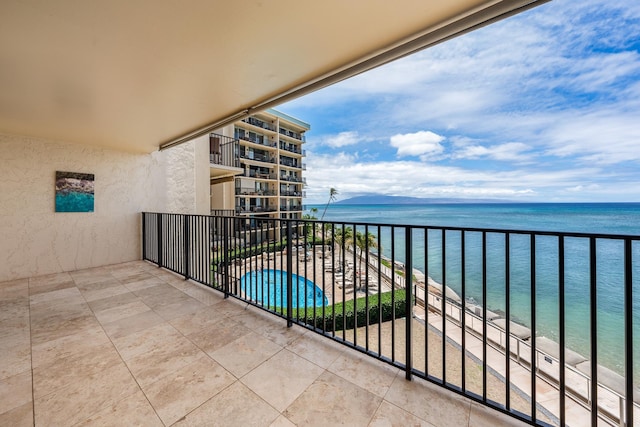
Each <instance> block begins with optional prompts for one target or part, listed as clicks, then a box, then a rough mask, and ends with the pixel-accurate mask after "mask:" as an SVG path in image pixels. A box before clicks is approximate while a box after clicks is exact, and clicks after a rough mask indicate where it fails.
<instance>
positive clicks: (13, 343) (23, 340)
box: [0, 331, 31, 381]
mask: <svg viewBox="0 0 640 427" xmlns="http://www.w3.org/2000/svg"><path fill="white" fill-rule="evenodd" d="M26 332H27V333H24V334H15V335H12V336H11V338H10V339H9V338H5V339H4V340H3V341H2V343H1V344H0V361H2V362H1V363H0V380H1V381H4V380H3V378H8V377H12V376H14V375H17V374H19V373H21V372H24V371H26V370H29V369H31V340H30V337H29V334H28V331H26Z"/></svg>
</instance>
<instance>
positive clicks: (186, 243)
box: [183, 215, 191, 280]
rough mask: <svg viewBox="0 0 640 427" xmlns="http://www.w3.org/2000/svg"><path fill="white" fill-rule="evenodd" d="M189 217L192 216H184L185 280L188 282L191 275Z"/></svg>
mask: <svg viewBox="0 0 640 427" xmlns="http://www.w3.org/2000/svg"><path fill="white" fill-rule="evenodd" d="M189 217H190V215H184V216H183V220H184V257H183V260H184V280H188V279H189V278H190V277H191V275H190V274H189V273H190V272H189Z"/></svg>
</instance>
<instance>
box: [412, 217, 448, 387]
mask: <svg viewBox="0 0 640 427" xmlns="http://www.w3.org/2000/svg"><path fill="white" fill-rule="evenodd" d="M404 240H405V252H404V253H405V272H404V276H405V279H406V282H405V283H406V286H405V287H404V288H405V291H406V292H405V302H404V304H405V319H406V322H405V332H406V336H405V343H406V344H405V351H406V355H405V361H406V363H405V378H406V379H407V380H408V381H411V371H412V369H413V360H412V358H411V356H412V355H413V350H412V348H411V343H412V341H413V340H412V336H413V334H412V333H411V332H412V329H411V326H412V323H413V304H412V299H413V286H411V283H412V281H413V259H412V258H413V255H412V242H411V227H405V239H404ZM427 320H428V319H427ZM442 339H445V337H443V338H442ZM442 363H443V364H445V361H444V360H443V361H442Z"/></svg>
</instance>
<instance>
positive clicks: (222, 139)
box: [209, 133, 240, 168]
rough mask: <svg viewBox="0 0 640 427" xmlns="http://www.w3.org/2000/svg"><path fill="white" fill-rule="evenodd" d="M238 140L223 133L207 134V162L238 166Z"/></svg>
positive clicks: (232, 166)
mask: <svg viewBox="0 0 640 427" xmlns="http://www.w3.org/2000/svg"><path fill="white" fill-rule="evenodd" d="M238 152H239V142H238V140H237V139H234V138H230V137H228V136H224V135H218V134H213V133H212V134H211V135H209V162H210V163H211V164H212V165H217V166H227V167H231V168H239V167H240V161H239V159H238V156H237V153H238Z"/></svg>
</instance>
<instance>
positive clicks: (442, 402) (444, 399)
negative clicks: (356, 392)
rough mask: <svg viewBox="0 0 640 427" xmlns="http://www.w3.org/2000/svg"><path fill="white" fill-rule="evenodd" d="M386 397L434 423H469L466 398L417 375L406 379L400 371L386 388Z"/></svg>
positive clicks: (440, 424)
mask: <svg viewBox="0 0 640 427" xmlns="http://www.w3.org/2000/svg"><path fill="white" fill-rule="evenodd" d="M385 400H387V401H389V402H390V403H393V404H394V405H396V406H398V407H400V408H403V409H404V410H405V411H408V412H410V413H412V414H413V415H415V416H417V417H419V418H421V419H424V420H426V421H428V422H429V423H431V424H433V425H435V426H443V427H444V426H447V427H448V426H451V425H456V426H463V425H464V426H466V425H468V424H469V411H470V407H471V403H470V401H469V400H467V399H464V398H461V397H459V396H457V395H456V394H455V393H453V392H450V391H447V390H444V389H441V388H439V387H438V386H436V385H433V384H429V383H428V382H426V381H423V380H420V379H418V378H415V379H414V380H413V381H407V380H406V379H405V378H404V376H403V375H402V374H401V373H399V374H398V376H397V377H396V379H395V381H394V382H393V384H392V385H391V387H390V388H389V391H388V392H387V395H386V396H385Z"/></svg>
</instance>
